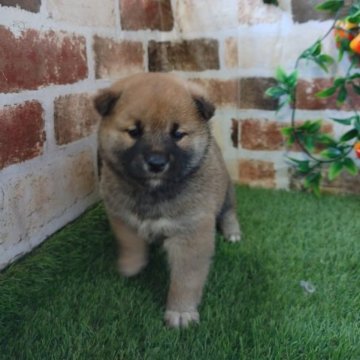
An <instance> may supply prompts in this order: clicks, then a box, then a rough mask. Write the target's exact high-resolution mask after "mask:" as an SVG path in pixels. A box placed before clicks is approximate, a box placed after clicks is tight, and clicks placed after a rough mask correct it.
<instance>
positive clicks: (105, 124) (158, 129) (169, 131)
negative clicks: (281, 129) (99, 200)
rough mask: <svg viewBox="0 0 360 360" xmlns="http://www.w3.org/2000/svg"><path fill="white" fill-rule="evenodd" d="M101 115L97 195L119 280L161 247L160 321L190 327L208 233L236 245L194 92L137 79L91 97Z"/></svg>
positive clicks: (222, 175)
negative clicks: (114, 246)
mask: <svg viewBox="0 0 360 360" xmlns="http://www.w3.org/2000/svg"><path fill="white" fill-rule="evenodd" d="M95 107H96V109H97V111H98V112H99V113H100V114H101V115H102V117H103V119H102V121H101V125H100V129H99V152H100V156H101V159H102V161H103V168H102V174H101V185H100V187H101V194H102V197H103V199H104V202H105V207H106V210H107V213H108V216H109V219H110V223H111V225H112V228H113V231H114V233H115V236H116V238H117V240H118V243H119V245H120V256H119V262H118V266H119V270H120V272H121V273H122V274H123V275H125V276H133V275H136V274H137V273H138V272H139V271H140V270H141V269H142V268H144V266H145V265H146V263H147V245H148V243H150V242H153V241H156V240H162V241H163V244H164V247H165V249H166V251H167V255H168V260H169V265H170V271H171V275H170V276H171V279H170V280H171V281H170V289H169V293H168V299H167V306H166V312H165V321H166V323H167V324H168V325H169V326H172V327H179V326H181V327H186V326H187V325H188V324H189V323H190V322H193V321H195V322H198V321H199V314H198V312H197V307H198V305H199V303H200V300H201V295H202V290H203V286H204V283H205V280H206V277H207V274H208V270H209V265H210V262H211V257H212V255H213V251H214V235H215V227H216V224H217V225H218V227H219V228H220V230H221V231H222V233H223V234H224V236H225V238H227V239H228V240H229V241H238V240H240V228H239V224H238V221H237V219H236V215H235V211H234V209H235V198H234V194H233V187H232V185H231V182H230V178H229V175H228V173H227V171H226V168H225V164H224V161H223V159H222V156H221V153H220V150H219V148H218V146H217V144H216V142H215V140H214V138H213V136H212V135H211V132H210V127H209V123H208V120H209V119H210V118H211V117H212V116H213V114H214V111H215V108H214V106H213V105H212V104H211V103H210V102H209V101H208V100H207V99H206V96H205V94H204V93H203V90H202V89H201V88H198V87H197V86H195V85H194V84H190V83H188V82H185V81H183V80H180V79H179V78H176V77H175V76H172V75H168V74H155V73H149V74H138V75H134V76H131V77H129V78H126V79H123V80H121V81H119V82H117V83H115V84H114V85H113V86H112V87H110V88H109V89H105V90H103V91H102V92H100V94H99V95H98V96H97V97H96V99H95Z"/></svg>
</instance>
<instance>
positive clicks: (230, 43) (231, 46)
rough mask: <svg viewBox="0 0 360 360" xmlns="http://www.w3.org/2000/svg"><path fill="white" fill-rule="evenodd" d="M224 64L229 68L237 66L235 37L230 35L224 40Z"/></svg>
mask: <svg viewBox="0 0 360 360" xmlns="http://www.w3.org/2000/svg"><path fill="white" fill-rule="evenodd" d="M225 65H226V67H227V68H229V69H233V68H237V67H238V66H239V57H238V46H237V38H234V37H231V38H227V39H226V40H225Z"/></svg>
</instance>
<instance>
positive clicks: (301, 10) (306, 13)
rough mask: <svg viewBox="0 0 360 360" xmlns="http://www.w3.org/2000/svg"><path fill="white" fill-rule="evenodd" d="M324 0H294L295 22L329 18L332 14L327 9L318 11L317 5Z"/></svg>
mask: <svg viewBox="0 0 360 360" xmlns="http://www.w3.org/2000/svg"><path fill="white" fill-rule="evenodd" d="M322 2H323V0H308V1H299V0H292V4H291V5H292V13H293V19H294V21H295V22H300V23H303V22H307V21H309V20H327V19H329V18H331V15H330V14H329V12H327V11H316V10H315V6H316V5H318V4H320V3H322Z"/></svg>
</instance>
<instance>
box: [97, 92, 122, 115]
mask: <svg viewBox="0 0 360 360" xmlns="http://www.w3.org/2000/svg"><path fill="white" fill-rule="evenodd" d="M119 98H120V94H119V93H118V94H117V93H115V92H113V91H111V90H109V89H105V90H102V91H100V93H99V94H98V95H97V96H96V97H95V98H94V106H95V109H96V111H97V112H98V113H99V114H100V115H101V116H108V115H110V114H111V112H112V110H113V108H114V106H115V104H116V102H117V101H118V100H119Z"/></svg>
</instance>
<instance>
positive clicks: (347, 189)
mask: <svg viewBox="0 0 360 360" xmlns="http://www.w3.org/2000/svg"><path fill="white" fill-rule="evenodd" d="M322 175H323V177H322V181H321V184H320V190H321V191H322V192H324V193H332V194H360V176H359V175H356V176H353V175H350V174H348V173H347V172H343V173H341V175H340V176H339V177H338V178H336V179H335V180H333V181H329V179H328V175H327V170H326V169H324V170H323V171H322ZM289 178H290V189H292V190H300V191H304V190H306V189H305V187H304V181H305V180H304V177H303V176H299V175H298V174H297V173H296V172H295V171H294V170H292V169H291V170H290V171H289Z"/></svg>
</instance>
